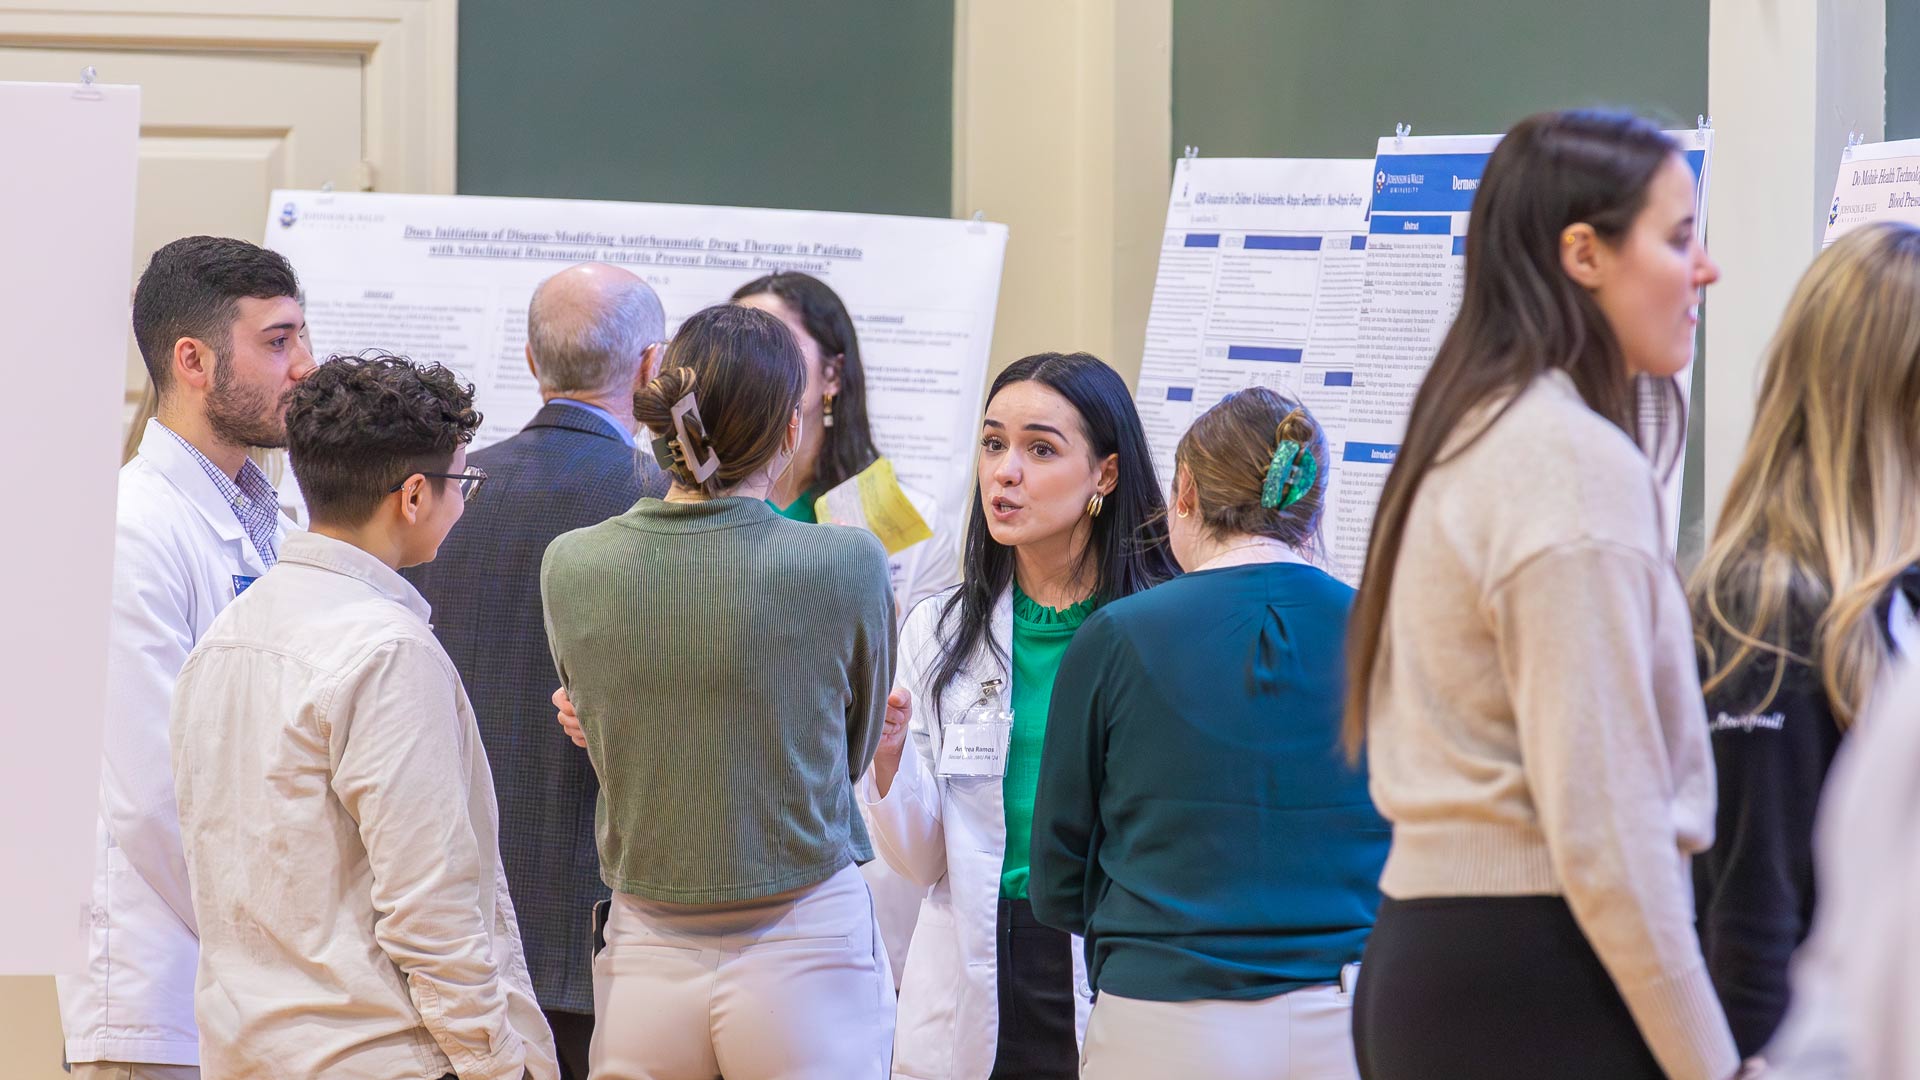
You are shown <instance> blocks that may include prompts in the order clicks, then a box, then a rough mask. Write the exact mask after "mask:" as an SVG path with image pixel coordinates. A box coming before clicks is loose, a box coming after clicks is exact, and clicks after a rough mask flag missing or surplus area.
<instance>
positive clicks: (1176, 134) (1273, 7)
mask: <svg viewBox="0 0 1920 1080" xmlns="http://www.w3.org/2000/svg"><path fill="white" fill-rule="evenodd" d="M1895 2H1900V0H1895ZM1706 103H1707V0H1608V2H1607V3H1602V4H1595V3H1589V2H1583V0H1536V2H1534V3H1525V4H1522V3H1513V2H1512V0H1448V2H1446V3H1419V2H1414V0H1285V2H1281V0H1174V4H1173V142H1174V146H1176V147H1179V146H1186V145H1197V146H1199V147H1200V152H1201V153H1202V154H1204V155H1206V156H1208V157H1235V156H1255V157H1258V156H1282V155H1284V156H1291V157H1362V156H1368V155H1371V154H1372V152H1373V146H1374V140H1375V139H1377V138H1378V137H1379V136H1381V135H1391V134H1393V125H1394V124H1395V123H1396V122H1400V121H1404V122H1406V123H1410V124H1412V125H1413V130H1414V134H1416V135H1446V134H1478V133H1482V132H1490V131H1504V130H1506V129H1507V128H1508V127H1510V126H1512V124H1513V122H1514V121H1516V120H1519V119H1520V118H1521V117H1523V116H1525V115H1527V114H1528V113H1530V112H1535V111H1537V110H1540V109H1550V108H1561V107H1566V106H1574V105H1595V104H1607V105H1619V106H1625V107H1628V108H1633V109H1638V110H1641V111H1644V112H1647V113H1648V114H1650V115H1653V116H1655V117H1656V118H1658V119H1661V120H1664V121H1668V122H1679V121H1684V122H1685V123H1687V124H1692V122H1693V119H1694V117H1695V115H1697V114H1698V113H1701V112H1704V111H1705V110H1706Z"/></svg>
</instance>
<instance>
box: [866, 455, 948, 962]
mask: <svg viewBox="0 0 1920 1080" xmlns="http://www.w3.org/2000/svg"><path fill="white" fill-rule="evenodd" d="M900 490H901V491H903V492H905V493H906V496H907V501H909V502H911V503H912V504H913V508H914V510H915V511H917V512H918V513H919V514H920V518H921V520H923V521H925V522H926V523H927V527H928V528H930V529H932V530H933V535H932V536H930V537H928V538H927V539H925V540H922V541H920V542H919V543H917V544H914V545H912V546H910V547H907V548H906V549H904V550H902V551H901V552H900V553H899V554H897V555H890V556H888V557H887V576H888V577H889V578H890V579H891V580H892V583H893V603H894V608H895V609H896V610H897V611H898V613H899V616H898V621H900V622H902V623H904V622H905V621H906V617H907V615H908V614H909V613H911V612H912V611H913V609H914V608H916V607H918V606H920V602H921V601H923V600H926V599H929V598H931V597H934V596H938V595H939V594H941V593H943V592H946V591H947V590H949V589H951V588H953V587H954V586H955V585H958V584H960V545H959V544H958V543H957V542H956V536H957V534H956V533H955V531H954V529H953V526H952V524H951V523H949V522H948V521H947V519H945V518H943V517H941V516H940V504H939V502H938V501H937V500H935V499H934V497H933V496H931V495H927V494H925V493H923V492H919V491H915V490H914V489H913V488H910V487H906V486H904V485H902V487H901V489H900ZM860 874H861V876H862V877H864V878H866V879H867V889H868V891H869V892H871V893H872V894H873V917H874V921H875V922H877V923H878V924H879V926H880V937H881V940H883V941H885V942H886V944H887V959H888V961H889V962H890V963H891V964H892V966H893V984H894V985H895V986H898V985H900V979H901V978H902V976H903V975H905V973H906V963H907V949H908V947H909V946H910V945H911V944H912V942H913V928H914V924H915V923H916V922H917V921H918V920H919V918H920V902H921V901H923V900H925V899H926V898H927V888H926V886H924V885H918V884H915V883H914V882H912V881H909V880H907V879H906V878H904V877H901V876H900V875H899V874H898V873H896V872H895V871H894V869H893V868H892V867H890V866H888V865H887V861H886V860H885V859H875V860H873V861H872V862H870V863H867V864H866V865H865V866H862V867H861V868H860Z"/></svg>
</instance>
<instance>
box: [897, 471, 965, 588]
mask: <svg viewBox="0 0 1920 1080" xmlns="http://www.w3.org/2000/svg"><path fill="white" fill-rule="evenodd" d="M900 490H901V491H902V492H904V493H905V494H906V496H907V501H908V502H910V503H912V504H913V508H914V510H916V511H918V512H919V514H920V519H921V520H922V521H925V522H926V523H927V528H929V529H931V530H933V535H932V536H930V537H928V538H927V539H925V540H922V541H920V542H919V543H917V544H913V545H910V546H909V547H906V548H904V549H902V550H901V552H900V553H899V554H898V555H889V556H888V557H887V576H888V577H889V578H890V579H891V580H892V582H893V603H894V607H895V608H896V610H897V611H898V612H899V617H900V619H901V620H902V621H904V620H905V618H906V616H907V615H908V614H909V613H911V612H912V611H913V609H914V608H916V607H919V606H920V602H921V601H922V600H926V599H928V598H929V597H934V596H938V595H940V594H941V593H943V592H946V591H947V590H948V589H951V588H953V587H954V586H955V585H958V584H960V543H959V533H958V532H957V531H956V530H955V528H954V526H953V525H952V523H950V522H948V520H947V519H946V518H945V517H942V516H941V514H940V503H939V501H938V500H936V499H935V498H934V497H933V496H931V495H928V494H925V493H923V492H919V491H915V490H914V489H912V488H910V487H906V486H905V485H902V486H901V488H900Z"/></svg>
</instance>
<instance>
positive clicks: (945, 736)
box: [938, 721, 1013, 776]
mask: <svg viewBox="0 0 1920 1080" xmlns="http://www.w3.org/2000/svg"><path fill="white" fill-rule="evenodd" d="M1012 741H1013V725H1012V724H1004V723H994V722H992V721H985V722H977V723H964V724H948V725H947V726H946V728H945V729H944V730H943V731H942V732H941V743H940V767H939V769H938V773H939V775H941V776H1005V775H1007V745H1008V744H1009V743H1010V742H1012Z"/></svg>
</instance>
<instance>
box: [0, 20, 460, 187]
mask: <svg viewBox="0 0 1920 1080" xmlns="http://www.w3.org/2000/svg"><path fill="white" fill-rule="evenodd" d="M179 3H180V0H174V3H173V4H171V5H170V4H168V3H167V2H165V0H63V2H62V3H61V4H60V5H59V6H57V7H55V6H51V5H49V4H47V3H45V2H42V3H10V2H8V0H0V45H28V46H40V47H48V48H81V49H84V48H99V49H114V48H140V49H195V50H206V49H217V50H231V51H242V52H341V53H357V54H359V55H360V56H362V57H364V58H365V59H364V65H365V66H364V70H363V78H364V79H365V84H364V85H365V89H366V97H365V101H366V108H367V112H366V117H365V129H364V134H363V139H364V154H365V156H366V160H367V161H368V162H369V163H370V164H371V165H372V167H373V177H372V180H373V184H374V186H375V188H376V189H377V190H380V191H400V192H414V193H420V194H442V195H450V194H453V192H454V189H455V169H456V167H457V165H458V161H459V157H458V153H457V151H458V146H457V143H456V136H457V130H456V124H455V121H456V118H457V110H458V92H459V81H458V66H457V62H458V50H459V22H458V20H459V6H458V5H459V0H202V2H200V3H199V4H197V7H196V10H192V11H182V10H179V9H178V7H179ZM76 74H77V73H76ZM101 77H102V78H103V79H105V80H106V81H109V82H111V81H112V80H113V73H112V72H111V71H103V72H102V73H101Z"/></svg>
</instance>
